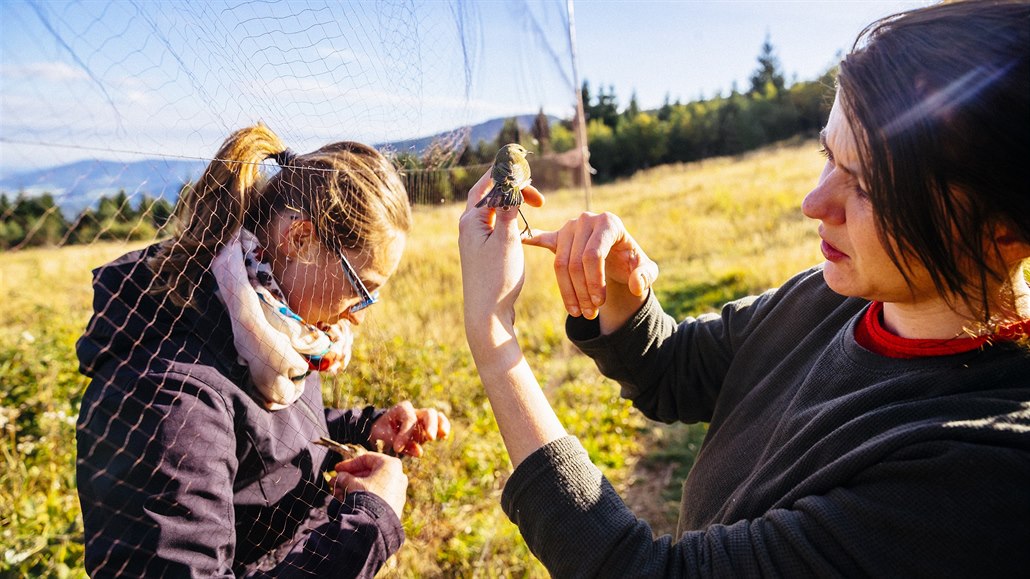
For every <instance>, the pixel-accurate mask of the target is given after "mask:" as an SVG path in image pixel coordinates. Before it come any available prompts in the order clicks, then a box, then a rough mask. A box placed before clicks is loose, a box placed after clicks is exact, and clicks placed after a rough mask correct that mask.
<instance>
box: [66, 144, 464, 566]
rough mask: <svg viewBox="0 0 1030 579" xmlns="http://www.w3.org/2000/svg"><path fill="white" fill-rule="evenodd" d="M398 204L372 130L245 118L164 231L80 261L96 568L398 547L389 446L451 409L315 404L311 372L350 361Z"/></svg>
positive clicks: (84, 458) (367, 558) (437, 427)
mask: <svg viewBox="0 0 1030 579" xmlns="http://www.w3.org/2000/svg"><path fill="white" fill-rule="evenodd" d="M266 159H273V160H275V161H276V162H277V163H278V165H279V170H278V172H276V173H275V174H274V175H273V176H272V177H271V178H269V179H265V177H264V175H263V173H262V171H261V170H260V164H261V162H262V161H264V160H266ZM410 218H411V215H410V207H409V203H408V198H407V194H406V192H405V190H404V186H403V184H402V183H401V181H400V179H399V177H398V175H397V173H396V171H395V170H394V168H393V167H392V166H391V165H390V163H389V162H388V160H387V159H385V158H384V157H383V156H382V155H381V154H379V153H378V152H376V151H375V150H374V149H372V148H370V147H368V146H366V145H362V144H360V143H353V142H341V143H334V144H330V145H327V146H325V147H322V148H321V149H318V150H317V151H314V152H312V153H308V154H304V155H294V154H293V153H292V152H290V151H289V149H287V148H286V147H285V146H284V145H283V144H282V142H281V141H280V139H279V138H278V137H277V136H276V135H275V134H274V133H273V132H272V131H270V130H269V129H268V128H267V127H265V126H264V125H257V126H254V127H250V128H247V129H242V130H240V131H237V132H236V133H234V134H233V135H231V136H230V137H229V138H228V139H227V140H226V141H225V143H224V144H223V146H222V148H221V150H219V152H218V154H217V155H216V158H215V159H214V160H212V161H211V163H210V164H209V166H208V167H207V169H206V170H205V172H204V174H203V175H202V176H201V177H200V179H199V180H198V181H197V183H196V184H194V185H192V186H191V187H190V188H189V189H188V190H187V191H186V192H185V193H184V195H183V198H182V199H180V202H179V207H178V210H177V219H178V223H179V231H178V233H177V234H176V235H174V236H173V237H172V238H171V239H169V240H167V241H165V242H160V243H156V244H154V245H152V246H150V247H148V248H146V249H143V250H140V251H136V252H132V253H129V254H127V255H125V256H123V257H121V258H119V259H117V260H115V261H113V262H111V263H109V264H107V265H105V266H102V267H100V268H98V269H97V270H96V271H95V272H94V315H93V317H92V319H91V320H90V323H89V326H88V327H87V329H86V332H85V334H84V335H83V336H82V338H81V339H80V340H79V342H78V345H77V353H78V356H79V361H80V369H81V371H82V372H83V373H84V374H85V375H87V376H89V377H90V378H92V381H91V382H90V385H89V387H88V388H87V390H86V392H85V395H84V397H83V400H82V407H81V411H80V415H79V421H78V429H77V439H78V464H77V484H78V492H79V497H80V501H81V504H82V510H83V523H84V527H85V543H86V556H85V563H86V570H87V572H88V573H89V574H90V575H91V576H94V577H97V576H115V575H117V576H147V577H158V576H169V575H175V576H178V575H207V576H234V575H236V576H240V575H254V576H258V575H276V576H304V575H326V574H329V575H333V576H372V575H373V574H374V573H375V572H376V570H377V569H379V567H380V566H381V565H382V564H383V562H384V561H385V560H386V559H387V558H388V557H390V556H391V555H392V554H393V553H394V552H396V550H397V549H398V548H399V547H400V545H401V543H402V542H403V538H404V533H403V529H402V527H401V523H400V516H401V513H402V510H403V507H404V503H405V491H406V489H407V477H406V476H405V474H404V472H403V469H402V467H401V463H400V461H399V459H398V458H397V456H390V455H388V454H385V453H387V452H388V453H391V454H394V455H402V454H408V455H420V454H421V453H422V446H421V445H422V444H423V443H425V442H427V441H430V440H434V439H437V438H441V437H444V436H446V435H447V433H448V431H449V429H450V425H449V422H448V421H447V418H446V416H444V415H443V414H442V413H440V412H438V411H436V410H434V409H416V408H414V407H413V406H412V405H411V403H409V402H403V403H401V404H398V405H396V406H394V407H392V408H390V409H388V410H385V411H382V410H377V409H375V408H373V407H371V406H368V407H365V408H363V409H355V410H346V411H345V410H337V409H329V408H325V407H324V406H323V403H322V390H321V382H320V378H319V372H325V371H337V370H340V369H342V368H343V367H345V366H346V364H347V362H348V361H349V355H350V344H351V340H352V334H351V330H352V327H354V326H357V325H359V324H360V323H361V322H362V320H363V319H364V316H365V314H366V308H367V307H368V306H370V305H372V304H374V303H375V302H376V301H377V300H378V289H379V288H380V287H382V286H383V285H384V284H385V283H386V282H387V280H388V279H389V278H390V276H391V275H393V273H394V272H395V271H396V269H397V265H398V263H399V261H400V258H401V254H402V252H403V250H404V244H405V241H406V238H407V233H408V230H409V228H410ZM331 449H339V450H331ZM366 449H367V450H371V451H373V452H363V451H365V450H366ZM375 450H379V451H380V452H374V451H375ZM351 451H353V452H354V453H355V456H354V457H351V456H350V455H349V453H350V452H351ZM338 452H340V453H347V455H345V456H344V457H343V458H344V459H345V460H341V455H340V454H338ZM327 471H335V472H336V475H335V476H334V477H333V478H332V479H331V480H329V481H328V482H327V481H326V477H325V476H324V473H325V472H327Z"/></svg>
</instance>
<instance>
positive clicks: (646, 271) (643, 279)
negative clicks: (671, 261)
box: [629, 259, 658, 296]
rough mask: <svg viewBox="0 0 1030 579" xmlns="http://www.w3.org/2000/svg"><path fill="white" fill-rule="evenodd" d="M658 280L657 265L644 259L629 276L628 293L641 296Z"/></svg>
mask: <svg viewBox="0 0 1030 579" xmlns="http://www.w3.org/2000/svg"><path fill="white" fill-rule="evenodd" d="M657 279H658V264H657V263H655V262H653V261H651V260H650V259H645V260H644V261H643V263H641V264H640V265H639V266H637V267H636V268H635V269H634V270H633V272H632V273H631V274H630V278H629V291H630V293H632V294H633V295H635V296H642V295H644V293H646V292H647V290H648V289H649V288H650V287H651V286H652V285H653V284H654V282H655V280H657Z"/></svg>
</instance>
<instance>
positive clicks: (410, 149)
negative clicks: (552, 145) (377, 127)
mask: <svg viewBox="0 0 1030 579" xmlns="http://www.w3.org/2000/svg"><path fill="white" fill-rule="evenodd" d="M509 118H510V117H502V118H499V119H490V120H489V121H485V122H482V123H479V124H478V125H473V126H472V127H470V128H469V143H470V144H471V145H472V146H476V145H477V144H479V141H486V142H488V143H489V142H491V141H493V140H495V139H496V138H497V135H499V134H500V132H501V127H503V126H504V121H506V120H508V119H509ZM515 120H516V122H517V123H518V124H519V128H520V129H522V130H523V131H525V132H527V133H528V132H529V131H530V129H532V127H533V121H534V120H536V115H535V114H534V115H518V116H516V117H515ZM547 120H548V122H550V123H551V124H554V123H556V122H560V121H561V119H559V118H558V117H553V116H548V117H547ZM457 131H460V129H458V130H456V131H450V132H444V133H437V134H435V135H430V136H428V137H419V138H417V139H408V140H406V141H394V142H391V143H382V144H379V145H376V148H377V149H380V150H391V151H397V152H398V153H406V152H407V153H415V154H418V153H421V152H422V151H425V150H426V147H428V146H429V144H430V143H432V142H433V141H434V140H436V139H438V138H444V139H446V138H447V137H448V136H450V135H453V134H454V133H455V132H457ZM455 144H456V145H461V144H462V143H461V141H459V142H457V143H455Z"/></svg>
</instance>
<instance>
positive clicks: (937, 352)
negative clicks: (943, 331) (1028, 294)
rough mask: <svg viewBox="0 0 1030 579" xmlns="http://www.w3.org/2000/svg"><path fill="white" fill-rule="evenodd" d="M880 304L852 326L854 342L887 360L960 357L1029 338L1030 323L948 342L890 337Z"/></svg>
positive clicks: (944, 340) (1025, 321)
mask: <svg viewBox="0 0 1030 579" xmlns="http://www.w3.org/2000/svg"><path fill="white" fill-rule="evenodd" d="M882 313H883V302H872V303H871V304H869V308H868V309H867V310H866V312H865V315H863V316H862V318H861V319H860V320H859V321H858V324H857V325H856V326H855V341H856V342H858V344H859V345H860V346H862V347H863V348H865V349H867V350H870V351H872V352H874V353H876V354H880V355H881V356H887V357H889V358H905V359H911V358H926V357H930V356H950V355H953V354H963V353H965V352H972V351H973V350H977V349H979V348H982V347H983V346H984V345H985V344H987V343H989V342H991V341H1012V340H1017V339H1020V338H1022V337H1025V336H1027V335H1028V334H1030V320H1023V321H1022V322H1016V323H1014V324H1010V325H1008V326H1003V327H1002V328H1000V329H999V330H998V332H997V333H996V334H994V335H991V336H980V337H976V338H973V337H960V338H949V339H930V340H924V339H911V338H902V337H901V336H896V335H894V334H892V333H890V332H889V331H888V330H887V328H885V327H883V316H882Z"/></svg>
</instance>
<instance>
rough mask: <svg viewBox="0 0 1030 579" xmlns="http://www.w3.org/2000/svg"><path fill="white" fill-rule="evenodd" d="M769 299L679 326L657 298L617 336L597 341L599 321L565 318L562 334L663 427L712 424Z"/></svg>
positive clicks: (736, 305) (728, 308) (744, 301)
mask: <svg viewBox="0 0 1030 579" xmlns="http://www.w3.org/2000/svg"><path fill="white" fill-rule="evenodd" d="M771 295H772V294H771V293H770V294H766V295H763V296H760V297H757V298H756V297H749V298H744V299H741V300H738V301H735V302H732V303H730V304H727V305H726V306H725V307H724V308H723V310H722V313H721V314H719V315H716V314H705V315H702V316H699V317H697V318H687V319H685V320H684V321H683V322H682V323H680V324H678V325H677V324H676V322H675V320H674V319H673V318H672V317H671V316H669V315H668V314H666V313H665V312H664V311H663V310H662V307H661V305H660V304H659V303H658V300H657V299H656V298H655V296H654V294H651V295H650V296H649V297H648V299H647V301H646V302H645V303H644V305H643V306H642V307H641V308H640V310H639V311H638V312H637V313H636V314H635V315H634V316H633V317H631V318H630V319H629V320H628V321H627V322H626V323H625V324H624V325H623V326H622V327H621V328H620V329H619V330H617V331H615V332H613V333H611V334H609V335H606V336H602V335H600V331H599V326H598V322H597V320H586V319H584V318H573V317H569V318H568V319H567V321H566V332H567V333H568V335H569V338H570V339H571V340H572V342H573V343H574V344H575V345H576V346H577V347H578V348H579V349H580V350H581V351H582V352H583V353H584V354H586V355H587V356H589V357H591V358H593V359H594V361H595V362H596V363H597V367H598V369H599V370H600V371H601V373H602V374H604V375H605V376H607V377H609V378H611V379H613V380H616V381H618V382H619V384H620V385H621V386H622V393H621V395H622V397H623V398H626V399H628V400H631V401H632V402H633V405H634V406H635V407H637V408H638V409H639V410H640V411H641V412H643V413H644V415H645V416H647V417H648V418H651V419H652V420H658V421H661V422H665V423H672V422H677V421H678V422H686V423H693V422H708V421H710V420H711V417H712V412H713V409H714V408H715V403H716V399H717V398H718V396H719V392H720V389H721V387H722V383H723V379H724V377H725V375H726V372H727V370H728V368H729V367H730V364H731V363H732V361H733V357H734V354H735V351H736V348H737V347H738V346H739V344H740V342H741V341H742V340H743V339H744V338H745V337H746V336H747V334H748V333H749V331H750V327H751V324H752V316H753V315H754V313H755V312H756V311H757V309H758V308H756V307H755V303H756V302H759V301H761V302H764V301H768V300H769V298H770V296H771Z"/></svg>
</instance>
